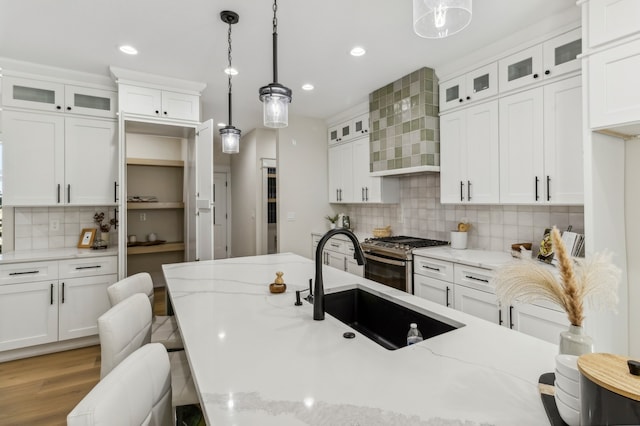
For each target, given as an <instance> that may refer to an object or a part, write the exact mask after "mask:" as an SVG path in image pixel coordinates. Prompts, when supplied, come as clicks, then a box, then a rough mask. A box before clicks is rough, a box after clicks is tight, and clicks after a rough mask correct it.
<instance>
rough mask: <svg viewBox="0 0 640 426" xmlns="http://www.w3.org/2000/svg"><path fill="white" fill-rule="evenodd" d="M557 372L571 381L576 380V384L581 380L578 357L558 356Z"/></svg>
mask: <svg viewBox="0 0 640 426" xmlns="http://www.w3.org/2000/svg"><path fill="white" fill-rule="evenodd" d="M556 370H558V371H559V372H560V373H562V374H563V375H565V376H567V377H568V378H570V379H571V380H575V381H576V382H577V381H579V380H580V372H579V371H578V357H577V356H576V355H565V354H561V355H556Z"/></svg>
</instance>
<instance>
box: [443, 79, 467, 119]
mask: <svg viewBox="0 0 640 426" xmlns="http://www.w3.org/2000/svg"><path fill="white" fill-rule="evenodd" d="M466 81H467V78H466V75H461V76H460V77H456V78H453V79H451V80H448V81H445V82H443V83H441V84H440V112H442V111H446V110H448V109H450V108H455V107H457V106H459V105H462V104H463V103H464V101H465V97H466V93H467V89H466V87H465V84H466Z"/></svg>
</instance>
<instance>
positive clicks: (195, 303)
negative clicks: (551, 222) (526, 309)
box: [163, 254, 558, 426]
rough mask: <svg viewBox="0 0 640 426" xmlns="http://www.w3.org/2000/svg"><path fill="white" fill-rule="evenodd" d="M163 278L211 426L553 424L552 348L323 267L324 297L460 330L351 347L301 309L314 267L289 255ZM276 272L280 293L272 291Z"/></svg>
mask: <svg viewBox="0 0 640 426" xmlns="http://www.w3.org/2000/svg"><path fill="white" fill-rule="evenodd" d="M163 270H164V274H165V277H166V281H167V287H168V291H169V295H170V298H171V302H172V304H173V308H174V311H175V314H176V318H177V321H178V324H179V327H180V331H181V333H182V338H183V341H184V344H185V351H186V352H187V356H188V359H189V364H190V367H191V370H192V373H193V377H194V381H195V383H196V388H197V390H198V393H199V398H200V401H201V404H202V407H203V412H204V414H205V418H206V421H207V423H208V424H211V425H305V424H310V425H469V426H470V425H476V424H477V425H485V424H486V425H489V424H495V425H514V424H518V425H545V424H548V419H547V417H546V414H545V411H544V408H543V406H542V403H541V400H540V396H539V393H538V383H537V382H538V378H539V376H540V375H541V374H542V373H546V372H550V371H553V369H554V365H555V363H554V362H555V361H554V357H555V355H556V353H557V351H558V348H557V346H556V345H553V344H550V343H547V342H544V341H542V340H538V339H535V338H532V337H530V336H527V335H525V334H523V333H518V332H515V331H512V330H509V329H507V328H505V327H500V326H498V325H495V324H492V323H489V322H487V321H484V320H481V319H478V318H475V317H473V316H470V315H467V314H465V313H463V312H459V311H455V310H453V309H450V308H447V307H444V306H440V305H437V304H434V303H431V302H429V301H427V300H423V299H420V298H418V297H415V296H412V295H409V294H406V293H403V292H400V291H398V290H395V289H393V288H390V287H387V286H383V285H380V284H378V283H375V282H372V281H369V280H366V279H363V278H359V277H357V276H354V275H351V274H348V273H345V272H342V271H339V270H337V269H334V268H331V267H328V266H323V272H324V283H325V292H326V293H331V292H335V291H338V290H341V289H346V288H353V287H354V286H359V287H361V288H364V289H366V290H367V291H370V292H373V293H377V294H384V295H385V297H388V298H390V299H391V300H393V301H395V302H396V303H399V304H402V305H404V306H408V307H411V308H412V309H414V310H416V311H418V312H421V313H426V314H428V315H431V316H433V317H435V318H438V319H440V320H442V321H444V322H449V323H452V324H463V326H462V327H460V328H458V329H456V330H453V331H450V332H448V333H445V334H441V335H439V336H436V337H433V338H431V339H427V340H425V341H423V342H421V343H418V344H415V345H412V346H409V347H404V348H400V349H398V350H395V351H390V350H387V349H384V348H383V347H381V346H379V345H378V344H376V343H374V342H373V341H371V340H369V339H367V338H366V337H364V336H363V335H361V334H359V333H358V332H356V337H355V338H354V339H345V338H344V337H343V333H344V332H346V331H353V330H352V329H351V328H350V327H348V326H347V325H345V324H343V323H341V322H340V321H338V320H336V319H335V318H333V317H332V316H330V315H326V318H325V320H324V321H314V320H313V307H312V305H311V304H309V303H307V302H306V301H304V302H303V304H302V306H295V305H294V302H295V290H304V289H306V288H308V285H309V284H308V283H309V279H311V278H312V277H313V276H314V263H313V262H312V261H311V260H309V259H307V258H304V257H300V256H297V255H293V254H276V255H268V256H257V257H244V258H232V259H224V260H215V261H206V262H194V263H181V264H171V265H164V266H163ZM276 271H283V272H284V277H283V278H284V281H285V283H286V284H287V291H286V292H285V293H281V294H272V293H270V292H269V284H270V283H271V282H273V280H274V278H275V276H276V275H275V273H276ZM408 328H409V324H407V330H408ZM407 330H403V331H402V333H404V334H406V331H407Z"/></svg>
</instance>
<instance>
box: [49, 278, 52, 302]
mask: <svg viewBox="0 0 640 426" xmlns="http://www.w3.org/2000/svg"><path fill="white" fill-rule="evenodd" d="M49 294H50V297H51V302H50V304H51V305H53V283H51V288H50V289H49Z"/></svg>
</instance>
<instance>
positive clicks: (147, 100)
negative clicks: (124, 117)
mask: <svg viewBox="0 0 640 426" xmlns="http://www.w3.org/2000/svg"><path fill="white" fill-rule="evenodd" d="M118 90H119V97H120V110H121V111H124V112H128V113H131V114H142V115H149V116H153V117H164V118H172V119H177V120H190V121H199V120H200V97H199V96H198V95H194V94H190V93H181V92H176V91H170V90H160V89H154V88H148V87H142V86H135V85H129V84H119V85H118Z"/></svg>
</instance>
